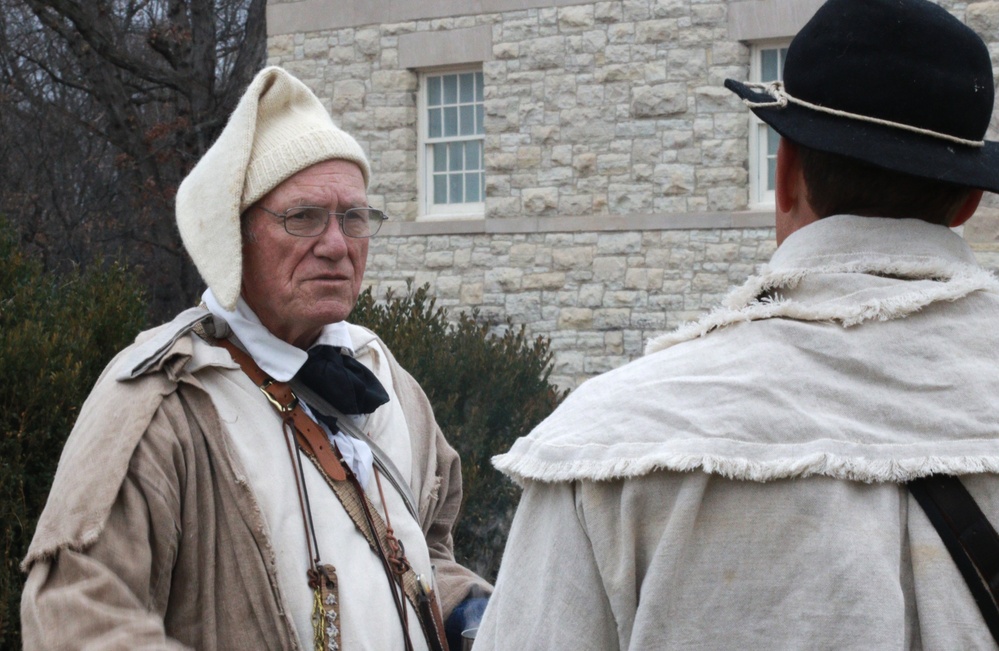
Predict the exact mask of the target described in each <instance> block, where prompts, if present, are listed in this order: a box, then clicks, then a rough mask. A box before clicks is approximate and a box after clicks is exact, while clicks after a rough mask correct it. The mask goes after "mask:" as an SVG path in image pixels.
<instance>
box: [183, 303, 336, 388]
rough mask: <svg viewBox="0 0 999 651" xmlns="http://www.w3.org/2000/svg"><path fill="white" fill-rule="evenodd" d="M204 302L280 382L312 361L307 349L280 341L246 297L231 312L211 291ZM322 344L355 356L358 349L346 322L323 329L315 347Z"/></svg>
mask: <svg viewBox="0 0 999 651" xmlns="http://www.w3.org/2000/svg"><path fill="white" fill-rule="evenodd" d="M201 299H202V300H203V301H204V302H205V305H206V306H207V307H208V311H209V312H211V313H212V314H213V315H215V316H217V317H219V318H221V319H223V320H224V321H225V322H226V323H227V324H228V325H229V327H230V328H231V329H232V331H233V333H234V334H235V335H236V338H237V339H238V340H239V341H238V343H239V344H240V345H242V347H243V348H244V349H246V352H247V353H249V354H250V357H252V358H253V360H254V361H255V362H256V363H257V364H258V365H259V366H260V368H261V369H263V370H264V372H265V373H267V374H268V375H269V376H271V377H272V378H274V379H275V380H277V381H278V382H288V381H289V380H291V378H293V377H295V374H296V373H298V370H299V369H300V368H302V364H305V360H307V359H308V358H309V356H308V354H307V353H306V352H305V351H304V350H302V349H301V348H298V347H297V346H292V345H291V344H289V343H288V342H286V341H283V340H281V339H278V338H277V337H275V336H274V335H273V334H272V333H271V331H270V330H268V329H267V328H266V327H264V324H262V323H261V322H260V319H259V318H257V315H256V314H254V312H253V310H251V309H250V306H249V305H247V304H246V301H244V300H243V297H242V296H240V297H239V299H238V300H237V301H236V309H235V310H231V311H230V310H227V309H225V308H224V307H222V305H221V304H220V303H219V302H218V299H216V298H215V295H214V294H213V293H212V290H211V289H208V290H206V291H205V293H204V294H202V296H201ZM320 344H325V345H328V346H336V347H338V348H341V349H345V350H346V352H347V353H349V354H350V355H351V356H353V355H354V346H353V344H352V342H351V340H350V333H349V331H348V329H347V322H346V321H338V322H337V323H330V324H329V325H326V326H323V329H322V332H320V334H319V338H318V339H316V342H315V343H314V344H312V345H313V346H318V345H320Z"/></svg>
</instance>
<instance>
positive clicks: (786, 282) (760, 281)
mask: <svg viewBox="0 0 999 651" xmlns="http://www.w3.org/2000/svg"><path fill="white" fill-rule="evenodd" d="M868 266H870V265H860V264H844V265H834V266H830V267H824V268H822V269H821V270H820V271H818V272H817V271H815V270H805V269H791V270H787V271H783V272H780V273H764V274H763V275H761V276H755V277H753V278H750V279H749V280H748V281H747V282H746V284H745V285H743V286H742V287H739V288H738V289H736V290H734V291H733V292H731V293H730V294H729V295H728V297H726V299H725V300H724V301H723V305H722V307H719V308H716V309H715V310H712V311H711V312H709V313H708V314H707V315H706V316H704V317H703V318H701V319H700V320H697V321H693V322H690V323H686V324H683V325H681V326H680V327H678V328H677V329H676V330H674V331H673V332H669V333H666V334H663V335H659V336H658V337H654V338H652V339H650V340H649V341H648V343H647V344H646V347H645V354H646V355H649V354H652V353H656V352H659V351H661V350H664V349H666V348H669V347H670V346H673V345H676V344H678V343H681V342H684V341H689V340H691V339H697V338H699V337H703V336H705V335H707V334H708V333H710V332H712V331H714V330H717V329H719V328H723V327H725V326H728V325H734V324H737V323H747V322H750V321H760V320H764V319H772V318H776V317H785V318H792V319H797V320H800V321H822V322H830V323H839V324H840V325H842V326H843V327H845V328H848V327H851V326H855V325H859V324H860V323H864V322H866V321H890V320H892V319H898V318H902V317H905V316H908V315H910V314H913V313H915V312H918V311H919V310H921V309H923V308H924V307H926V306H928V305H930V304H932V303H936V302H940V301H956V300H958V299H961V298H964V297H965V296H967V295H969V294H971V293H973V292H976V291H993V292H999V280H997V279H996V278H995V277H994V276H993V275H992V274H991V273H990V272H988V271H986V270H984V269H979V268H975V267H969V266H954V267H950V268H948V269H947V270H946V271H944V270H940V269H937V273H938V274H940V275H941V276H945V277H946V279H945V280H943V281H941V282H940V284H939V286H937V287H934V288H933V289H932V290H918V291H912V292H906V293H903V294H901V295H900V296H897V297H895V298H892V299H889V300H875V301H865V302H861V303H857V304H856V305H849V306H847V305H832V306H809V305H802V304H800V303H796V302H794V301H789V300H784V299H782V298H780V297H779V296H778V297H776V298H774V299H768V298H764V299H757V297H758V296H759V295H760V294H762V293H764V292H772V291H776V290H780V289H791V288H793V287H795V286H796V285H797V284H798V283H800V282H801V279H802V278H804V277H805V276H807V275H810V274H813V273H867V272H871V271H874V269H869V268H868ZM877 270H878V271H880V272H881V273H892V274H896V275H907V276H913V277H918V274H925V273H927V272H928V269H926V268H925V267H923V266H918V267H917V266H906V265H893V266H892V268H891V269H884V268H878V269H877Z"/></svg>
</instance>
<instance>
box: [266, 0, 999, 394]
mask: <svg viewBox="0 0 999 651" xmlns="http://www.w3.org/2000/svg"><path fill="white" fill-rule="evenodd" d="M541 4H543V5H544V6H535V5H541ZM817 4H818V3H817V0H798V1H797V2H794V1H792V2H777V0H729V1H723V0H618V1H598V2H574V3H570V2H566V1H565V0H555V1H549V2H545V3H541V2H535V1H533V0H483V2H480V3H475V5H476V6H478V7H481V8H482V12H481V13H478V14H467V13H463V12H465V11H467V10H466V9H465V7H466V6H467V5H468V3H463V2H457V0H436V1H432V2H426V3H417V2H395V3H391V2H379V1H373V2H372V4H371V8H370V9H369V10H367V11H368V13H367V14H365V13H364V11H365V10H362V9H357V8H355V11H354V14H351V15H350V16H347V17H346V18H342V17H339V14H338V13H337V8H338V7H342V3H338V2H335V1H334V0H301V1H297V2H295V1H290V2H289V1H286V2H280V1H278V2H275V1H274V0H272V1H271V3H270V5H269V7H268V10H269V11H268V29H269V34H270V35H269V42H268V46H269V63H271V64H277V65H282V66H284V67H286V68H287V69H289V70H290V71H291V72H293V73H294V74H295V75H297V76H298V77H300V78H301V79H302V80H303V81H305V82H306V83H307V84H308V85H309V86H310V87H311V88H313V90H315V91H316V93H317V94H318V95H319V96H320V98H321V99H322V100H323V102H324V103H326V104H327V105H328V106H329V107H330V110H331V112H332V114H333V116H334V119H335V120H336V121H337V122H338V123H339V124H340V125H341V126H343V127H344V128H345V129H346V130H348V131H349V132H351V133H352V134H353V135H354V136H355V137H356V138H357V139H358V140H359V142H360V143H361V145H362V146H363V147H364V148H365V150H366V151H367V152H368V154H369V157H370V159H371V162H372V168H373V177H372V185H371V187H370V189H369V199H370V201H371V203H372V205H374V206H377V207H382V208H384V209H385V210H386V211H387V212H389V213H390V215H392V217H393V219H394V220H395V221H393V222H389V223H387V224H386V226H385V227H384V228H383V234H380V235H379V236H378V237H377V238H376V239H374V240H373V241H372V242H371V248H370V253H369V260H368V271H367V274H366V280H367V282H368V283H369V284H370V285H372V286H373V287H374V289H375V293H376V296H381V295H383V294H384V292H385V290H386V289H388V288H394V289H396V290H402V289H404V288H405V286H406V283H407V281H411V282H413V283H415V285H416V286H419V285H422V284H423V283H429V284H430V285H431V288H432V292H433V293H434V295H436V296H437V297H438V301H439V303H440V304H443V305H446V306H448V307H449V308H450V309H452V310H462V309H465V310H467V309H471V308H477V309H478V310H479V311H480V313H481V315H482V316H483V317H484V318H486V319H488V320H489V321H490V322H491V323H494V324H502V323H503V322H505V319H506V318H507V317H509V318H510V319H512V320H513V322H514V323H516V324H520V323H524V324H526V325H527V326H528V329H529V330H530V332H531V333H532V334H534V335H544V336H547V337H550V338H551V339H552V345H553V349H554V351H555V371H554V374H553V378H554V379H555V380H556V382H557V383H558V384H560V385H561V386H563V387H575V386H577V385H578V383H579V382H581V381H582V380H584V379H586V378H587V377H590V376H592V375H594V374H596V373H599V372H602V371H606V370H609V369H611V368H614V367H616V366H619V365H620V364H623V363H624V362H626V361H628V360H630V359H634V358H635V357H637V356H639V355H640V354H641V351H642V346H643V341H644V340H645V339H647V338H649V337H650V336H652V335H654V334H657V333H659V332H661V331H663V330H666V329H670V328H673V327H675V326H676V325H679V324H680V323H681V322H683V321H685V320H689V319H692V318H696V316H698V315H699V314H701V313H702V312H703V311H704V310H706V309H708V308H710V307H711V306H713V305H714V304H716V303H717V302H718V299H719V298H720V297H721V296H722V295H723V294H724V293H725V291H726V289H727V288H728V287H729V286H731V285H736V284H739V283H741V282H742V281H744V280H745V278H746V277H747V276H748V275H750V274H751V273H753V271H754V270H755V269H756V268H757V267H758V266H759V265H760V264H762V263H764V262H765V261H766V260H767V259H768V258H769V256H770V255H771V253H772V252H773V250H774V246H775V245H774V241H773V230H772V228H769V226H770V225H772V216H771V215H772V208H770V209H767V208H765V207H760V206H750V205H749V192H748V172H747V165H748V163H747V159H748V144H747V142H748V132H749V112H748V110H747V109H745V107H744V106H743V105H742V104H741V103H739V101H738V100H737V99H736V98H735V96H734V95H732V94H731V93H729V92H728V91H726V90H725V89H724V88H723V87H722V82H723V80H724V79H725V78H727V77H733V78H736V79H745V78H747V74H748V66H749V56H750V49H749V47H748V46H747V45H746V43H745V42H744V41H745V40H746V39H755V38H762V37H768V36H784V37H790V36H792V35H793V33H794V31H795V29H796V27H793V25H794V24H795V23H796V22H797V23H799V24H800V22H802V21H803V20H805V19H807V17H808V16H809V15H810V13H811V11H814V7H815V6H816V5H817ZM943 4H944V5H945V6H947V7H948V8H949V9H951V10H952V11H953V12H954V13H955V14H956V15H958V16H959V17H960V18H962V19H964V20H966V21H967V22H968V23H969V24H970V25H971V26H972V27H973V28H975V29H976V31H978V32H979V33H980V34H983V35H985V36H986V37H987V38H988V37H989V36H988V35H991V39H992V40H991V42H990V48H991V51H992V52H993V55H994V58H995V59H996V60H997V61H999V2H994V1H991V0H989V1H971V2H956V1H948V2H944V3H943ZM788 8H790V9H788ZM791 10H793V11H791ZM767 12H771V14H772V16H771V14H768V13H767ZM774 12H776V13H774ZM788 12H790V13H788ZM747 16H748V17H750V18H751V20H749V19H746V17H747ZM768 16H771V17H770V18H768ZM754 21H755V22H754ZM781 21H783V23H782V22H781ZM767 30H770V31H769V32H768V31H767ZM452 51H455V52H458V54H455V55H454V56H453V58H455V59H460V58H461V57H465V58H466V59H468V57H475V56H479V57H480V62H481V64H482V70H483V73H484V78H485V86H486V88H485V111H486V135H485V167H486V201H485V206H486V214H485V219H483V220H470V221H468V220H466V221H451V222H438V221H425V220H422V219H421V217H420V215H419V214H418V213H419V209H418V205H419V204H418V188H417V183H418V157H417V133H416V129H417V92H418V74H417V73H418V69H420V68H424V69H425V68H427V67H431V66H428V65H427V64H428V62H429V63H431V64H439V63H446V62H448V61H445V60H444V59H440V58H439V57H442V56H443V57H446V56H447V55H448V53H449V52H452ZM468 52H471V53H472V54H468ZM450 62H453V63H475V62H476V61H475V60H472V59H468V60H453V61H450ZM991 137H993V138H994V137H995V136H994V135H993V136H991ZM997 205H999V204H997V202H995V201H994V200H992V199H989V201H988V202H987V205H986V208H985V213H986V215H985V217H984V218H977V221H973V222H972V224H969V226H968V227H967V232H966V236H967V237H968V238H969V240H971V241H972V242H973V244H974V245H975V246H976V247H977V248H978V249H979V250H980V251H981V253H982V255H983V257H984V258H985V259H986V260H987V261H988V262H992V259H993V258H995V257H999V247H997V246H996V242H997V241H999V217H997V216H996V215H997V214H999V211H997V210H996V206H997Z"/></svg>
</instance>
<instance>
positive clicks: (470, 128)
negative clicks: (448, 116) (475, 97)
mask: <svg viewBox="0 0 999 651" xmlns="http://www.w3.org/2000/svg"><path fill="white" fill-rule="evenodd" d="M458 112H459V116H458V117H459V120H458V124H459V126H460V129H459V131H460V132H461V135H463V136H470V135H472V134H474V133H475V107H474V106H473V105H471V104H462V105H461V106H460V107H458Z"/></svg>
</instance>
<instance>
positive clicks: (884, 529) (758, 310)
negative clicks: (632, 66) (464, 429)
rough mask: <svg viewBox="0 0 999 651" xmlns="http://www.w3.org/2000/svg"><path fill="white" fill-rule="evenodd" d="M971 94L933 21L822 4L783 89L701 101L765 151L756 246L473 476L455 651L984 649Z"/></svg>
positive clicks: (975, 73)
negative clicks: (489, 581)
mask: <svg viewBox="0 0 999 651" xmlns="http://www.w3.org/2000/svg"><path fill="white" fill-rule="evenodd" d="M992 78H993V72H992V65H991V60H990V57H989V51H988V50H987V49H986V47H985V45H984V43H982V41H981V39H979V38H978V36H977V35H976V34H974V32H972V31H971V30H970V29H968V28H967V27H965V26H964V25H963V24H961V22H960V21H958V20H957V19H955V18H954V17H952V16H951V15H950V14H948V13H947V12H946V11H945V10H944V9H942V8H940V7H939V6H936V5H934V4H932V3H929V2H925V1H924V0H829V2H827V3H826V4H825V5H823V6H822V7H821V8H820V9H819V10H818V12H817V13H816V15H815V16H814V17H813V18H812V20H811V21H810V22H809V23H808V24H807V25H806V26H805V27H804V28H803V29H802V31H801V32H800V33H799V34H798V36H797V37H796V38H795V39H794V41H793V42H792V43H791V46H790V48H789V49H788V53H787V59H786V65H785V69H784V83H783V85H781V84H772V85H768V86H765V87H762V88H761V87H752V86H750V85H747V84H743V83H739V82H734V81H731V80H729V82H727V85H728V87H729V88H731V89H732V90H734V91H735V92H736V93H737V94H738V95H739V96H740V97H742V98H743V99H744V100H746V101H747V103H748V104H749V106H750V107H751V108H752V110H753V111H754V112H755V113H756V114H757V115H758V116H759V117H760V118H761V119H762V120H764V121H765V122H767V123H768V124H770V125H771V126H773V127H774V129H776V130H777V131H778V132H779V133H780V134H781V136H782V140H781V144H780V149H779V153H778V159H777V176H776V180H777V188H776V230H777V242H778V245H779V247H778V249H777V252H776V254H775V255H774V257H773V259H772V260H771V262H770V264H769V266H768V267H766V268H764V269H763V271H762V273H761V275H760V276H758V277H755V278H752V279H750V280H749V281H748V283H747V284H746V285H745V286H743V287H742V288H740V289H738V290H736V291H735V292H734V293H732V294H731V295H730V296H729V297H728V299H727V300H726V303H725V306H724V307H723V308H721V309H719V310H717V311H715V312H713V313H712V314H710V315H708V316H706V317H705V318H703V319H702V320H701V321H700V322H698V323H694V324H691V325H689V326H685V327H681V328H680V329H679V330H677V331H676V332H673V333H671V334H668V335H665V336H663V337H660V338H658V339H654V340H652V341H651V342H650V344H649V347H648V350H647V354H646V356H645V357H644V358H643V359H641V360H638V361H636V362H634V363H631V364H629V365H626V366H625V367H623V368H621V369H618V370H616V371H612V372H610V373H608V374H606V375H604V376H602V377H600V378H597V379H595V380H593V381H591V382H588V383H586V384H584V385H583V386H582V387H580V388H579V389H578V390H577V391H576V392H575V393H573V394H572V395H570V396H569V398H568V399H567V400H566V401H565V402H564V403H563V405H562V406H561V407H560V408H559V409H558V410H556V412H555V413H554V414H553V415H552V416H551V417H550V418H549V419H548V420H546V421H545V422H543V423H542V424H541V425H540V426H539V427H538V428H537V429H536V430H535V431H534V432H532V433H531V435H530V436H528V437H526V438H524V439H521V440H519V441H518V442H517V443H516V444H515V445H514V446H513V448H512V450H511V451H510V452H509V453H508V454H506V455H505V456H502V457H499V458H498V459H497V461H496V465H497V466H498V467H499V468H500V469H502V470H504V471H505V472H507V473H508V474H510V475H512V476H513V477H514V478H516V479H517V480H518V481H520V482H521V483H523V484H525V486H526V488H525V491H524V495H523V498H522V501H521V504H520V506H519V509H518V512H517V515H516V517H515V520H514V523H513V527H512V530H511V533H510V538H509V540H508V543H507V548H506V552H505V554H504V557H503V565H502V566H501V568H500V572H499V577H498V579H497V584H496V592H495V593H494V595H493V596H492V598H491V599H490V603H489V606H488V607H487V609H486V613H485V617H484V619H483V622H482V626H481V627H480V628H479V633H478V638H477V640H476V650H477V651H488V650H489V649H517V650H518V651H523V650H525V649H545V650H555V649H572V650H573V651H580V650H585V649H593V650H600V651H608V650H611V649H643V650H645V649H694V648H696V649H814V648H822V649H919V648H922V649H972V648H974V649H985V648H994V644H995V642H994V641H993V638H992V637H991V635H990V627H991V629H992V635H999V626H997V623H999V619H997V618H996V615H997V614H999V613H997V611H996V609H995V597H996V592H997V591H999V572H997V570H999V563H997V559H999V547H995V545H996V535H995V531H994V530H991V533H989V532H990V526H989V524H988V522H987V520H986V519H985V517H983V516H982V515H981V512H984V515H985V516H988V518H990V519H991V520H992V522H993V523H995V522H999V476H997V473H999V400H997V396H999V330H997V328H996V323H997V321H999V282H997V281H996V279H995V278H994V277H993V276H992V275H991V274H989V273H987V272H985V271H984V270H982V269H981V268H980V267H978V265H977V264H976V262H975V258H974V256H973V255H972V252H971V251H970V250H969V248H968V246H967V245H966V244H965V242H964V241H963V240H962V239H961V238H960V236H958V235H956V234H955V233H954V232H952V231H951V230H950V229H949V228H948V226H957V225H960V224H962V223H963V222H964V221H965V220H967V219H968V218H969V217H970V216H971V215H972V214H973V213H974V212H975V211H976V208H977V206H978V203H979V200H980V199H981V197H982V190H983V189H985V190H989V191H991V192H999V143H995V142H986V141H984V140H983V136H984V135H985V133H986V130H987V128H988V126H989V121H990V118H991V116H992V106H993V81H992ZM938 474H944V475H954V476H957V475H959V476H960V477H959V479H958V480H955V479H954V478H953V477H950V478H946V477H939V476H934V477H933V478H931V479H925V478H926V477H927V476H929V475H938ZM962 484H963V486H964V487H965V488H966V489H967V491H969V492H970V494H971V496H972V497H973V498H974V499H975V500H977V505H978V506H977V508H979V509H980V512H979V514H978V515H974V514H973V513H974V511H975V508H976V507H974V505H973V503H971V502H970V501H969V499H968V498H959V497H958V495H959V493H960V490H961V489H960V487H961V485H962ZM941 495H942V496H943V499H941ZM927 498H928V499H927ZM924 509H925V511H926V512H925V513H924ZM962 519H967V526H965V524H963V523H962V524H961V525H960V526H959V528H958V529H959V531H958V532H956V533H955V532H952V531H950V528H949V526H940V525H946V521H948V520H951V521H960V520H962ZM931 522H932V524H931ZM990 538H991V543H990V541H989V539H990ZM945 540H946V541H947V542H944V541H945ZM990 544H991V545H992V548H991V549H990ZM951 553H953V554H954V559H952V558H951ZM974 564H977V566H978V569H977V570H975V569H973V567H972V569H971V571H970V572H968V573H966V574H965V577H966V578H967V580H966V578H965V577H962V573H963V572H964V570H965V569H966V568H967V567H969V566H973V565H974ZM959 567H960V569H959ZM979 575H981V576H984V577H985V578H986V581H985V582H983V581H982V579H981V578H980V576H979ZM988 583H991V586H989V585H988ZM976 601H977V603H976ZM997 639H999V638H997Z"/></svg>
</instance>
